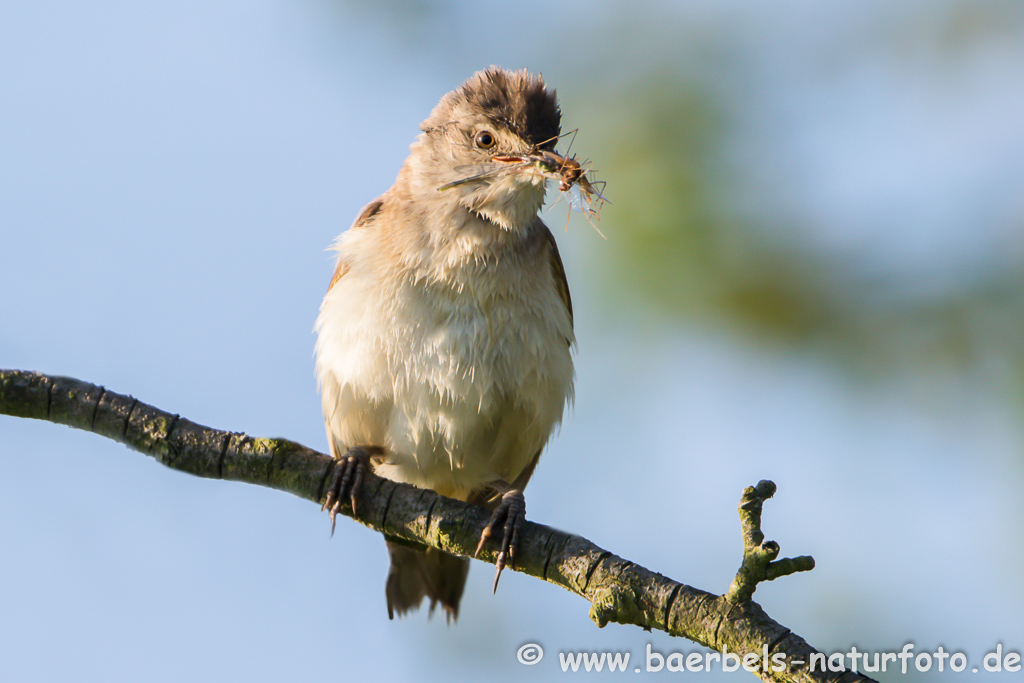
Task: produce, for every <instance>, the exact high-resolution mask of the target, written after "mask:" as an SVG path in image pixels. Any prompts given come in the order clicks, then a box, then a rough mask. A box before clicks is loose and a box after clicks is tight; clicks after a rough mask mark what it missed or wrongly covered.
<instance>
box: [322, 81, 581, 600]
mask: <svg viewBox="0 0 1024 683" xmlns="http://www.w3.org/2000/svg"><path fill="white" fill-rule="evenodd" d="M559 126H560V112H559V109H558V104H557V101H556V98H555V93H554V91H553V90H548V89H547V88H546V87H545V84H544V81H543V79H542V78H541V77H539V76H537V77H535V76H531V75H530V74H528V73H527V72H526V71H525V70H524V71H519V72H512V71H506V70H503V69H500V68H497V67H492V68H490V69H487V70H485V71H481V72H478V73H476V74H474V75H473V76H472V77H471V78H470V79H469V80H468V81H466V82H465V83H464V84H463V85H462V86H461V87H459V88H458V89H457V90H455V91H453V92H451V93H448V94H447V95H445V96H444V97H443V98H442V99H441V101H440V103H439V104H438V105H437V106H436V107H435V108H434V111H433V112H432V113H431V114H430V117H429V118H428V119H427V120H426V121H424V122H423V124H422V125H421V130H422V133H421V134H420V135H419V137H418V138H417V139H416V142H414V143H413V145H412V147H411V148H410V154H409V157H408V158H407V159H406V161H405V164H404V165H403V166H402V169H401V171H399V173H398V178H397V179H396V180H395V184H394V185H393V186H392V187H391V189H390V190H388V191H387V192H385V193H384V194H383V195H382V196H381V197H379V198H378V199H376V200H374V201H373V202H371V203H370V204H368V205H367V206H366V207H365V208H364V209H363V211H362V213H360V214H359V217H358V218H357V219H356V221H355V223H354V224H353V225H352V227H351V228H350V229H349V230H348V231H346V232H345V233H343V234H342V235H341V236H340V237H339V238H338V240H337V243H336V245H335V248H336V249H337V251H338V263H337V268H336V269H335V271H334V277H333V279H332V280H331V284H330V288H329V290H328V292H327V295H326V297H325V298H324V301H323V304H322V305H321V307H320V315H319V317H318V318H317V321H316V332H317V340H316V373H317V379H318V383H319V386H320V391H321V394H322V398H323V411H324V418H325V420H326V424H327V436H328V440H329V442H330V447H331V452H332V453H333V455H334V457H335V458H336V467H335V472H334V475H333V478H332V482H331V485H330V487H329V493H328V497H327V503H325V507H329V508H330V510H331V520H332V525H333V522H334V515H335V514H336V513H337V511H338V509H339V507H340V505H341V504H342V503H343V501H345V500H347V499H349V498H351V502H352V506H353V508H356V506H357V500H356V499H355V492H356V491H357V490H358V488H359V480H360V479H361V477H362V472H364V471H365V469H366V468H370V469H371V470H372V471H373V472H374V473H376V474H378V475H380V476H383V477H387V478H388V479H392V480H395V481H402V482H408V483H410V484H413V485H415V486H419V487H422V488H428V489H432V490H434V491H436V492H438V493H440V494H442V495H444V496H449V497H452V498H457V499H459V500H464V501H469V502H473V503H477V504H480V505H485V506H487V507H489V508H491V509H492V510H493V514H492V516H491V519H490V522H489V524H488V526H487V528H486V530H485V531H484V532H483V534H482V536H481V539H480V547H483V545H484V543H485V542H486V541H487V540H488V539H489V538H490V537H492V536H494V537H500V556H499V561H498V570H497V574H496V576H495V584H494V585H495V588H497V581H498V577H500V575H501V569H502V567H503V566H504V564H505V562H506V561H509V562H511V561H512V560H514V556H515V548H516V542H517V538H518V534H519V528H520V526H521V525H522V523H523V520H524V519H525V512H526V504H525V501H524V498H523V493H522V492H523V489H524V488H525V487H526V484H527V483H528V482H529V480H530V476H531V475H532V474H533V471H534V468H535V467H536V465H537V460H538V458H539V457H540V453H541V451H542V450H543V448H544V445H545V444H546V443H547V441H548V438H549V437H550V436H551V433H552V430H553V429H554V428H555V426H556V425H557V424H558V423H559V422H560V421H561V418H562V412H563V409H564V407H565V405H566V403H567V402H570V401H571V400H572V395H573V378H574V372H573V364H572V356H571V355H570V348H571V347H572V346H573V345H574V343H575V338H574V336H573V319H572V303H571V301H570V299H569V287H568V285H567V284H566V278H565V271H564V270H563V267H562V261H561V259H560V258H559V255H558V248H557V247H556V246H555V240H554V237H553V236H552V235H551V232H550V231H549V230H548V228H547V227H546V226H545V225H544V223H543V222H542V221H541V220H540V218H539V217H538V215H537V214H538V211H540V209H541V207H542V205H543V203H544V195H545V189H546V181H547V180H548V179H554V180H562V181H563V182H564V180H565V179H566V177H567V174H569V175H571V173H572V170H571V169H572V168H573V166H572V163H571V160H569V163H568V165H567V160H566V159H565V158H564V157H562V156H560V155H558V154H557V153H555V151H554V149H555V143H556V142H558V139H559ZM578 167H579V165H578V164H576V165H575V168H578ZM567 168H568V169H570V170H569V171H566V170H565V169H567ZM388 550H389V552H390V555H391V570H390V572H389V574H388V579H387V586H386V593H387V603H388V616H389V617H391V618H393V617H394V613H395V612H398V614H399V615H402V614H404V613H405V612H407V611H409V610H411V609H414V608H416V607H418V606H419V605H420V603H421V602H422V600H423V598H424V597H428V598H430V608H431V612H432V611H433V609H434V607H435V606H436V605H437V604H438V603H440V604H441V606H442V608H443V609H444V610H445V612H446V614H447V616H448V618H449V620H450V619H451V618H455V617H457V616H458V611H459V600H460V598H461V596H462V591H463V588H464V586H465V582H466V574H467V572H468V569H469V560H468V559H467V558H462V557H456V556H453V555H449V554H447V553H444V552H441V551H438V550H435V549H432V548H427V549H417V548H411V547H408V546H404V545H398V544H395V543H392V542H390V541H389V542H388ZM479 551H480V548H478V549H477V552H479Z"/></svg>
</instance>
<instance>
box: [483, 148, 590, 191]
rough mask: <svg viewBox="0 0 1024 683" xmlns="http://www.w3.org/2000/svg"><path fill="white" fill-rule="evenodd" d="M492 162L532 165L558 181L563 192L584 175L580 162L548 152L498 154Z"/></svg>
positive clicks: (492, 158)
mask: <svg viewBox="0 0 1024 683" xmlns="http://www.w3.org/2000/svg"><path fill="white" fill-rule="evenodd" d="M491 160H492V161H497V162H499V163H506V164H523V163H525V164H530V165H531V166H533V167H534V168H537V169H539V170H540V171H541V172H542V173H543V174H544V175H545V176H547V177H549V178H552V179H556V180H558V181H559V185H560V187H559V189H561V190H563V191H565V190H568V189H569V188H570V187H572V185H573V183H575V182H576V181H578V180H579V179H580V177H581V176H582V175H583V169H582V168H581V167H580V163H579V162H578V161H576V160H575V159H570V158H567V157H563V156H562V155H561V154H558V153H557V152H549V151H547V150H539V151H537V152H534V153H532V154H524V155H518V154H514V155H513V154H497V155H495V156H493V157H491Z"/></svg>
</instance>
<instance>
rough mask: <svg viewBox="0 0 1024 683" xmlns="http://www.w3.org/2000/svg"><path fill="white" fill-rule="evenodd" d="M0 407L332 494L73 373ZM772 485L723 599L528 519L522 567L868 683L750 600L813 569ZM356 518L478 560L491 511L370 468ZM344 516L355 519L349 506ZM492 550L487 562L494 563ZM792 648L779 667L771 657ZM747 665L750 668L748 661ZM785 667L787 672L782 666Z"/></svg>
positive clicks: (16, 392)
mask: <svg viewBox="0 0 1024 683" xmlns="http://www.w3.org/2000/svg"><path fill="white" fill-rule="evenodd" d="M0 414H7V415H12V416H15V417H27V418H34V419H40V420H48V421H50V422H55V423H57V424H64V425H68V426H70V427H75V428H77V429H83V430H86V431H90V432H94V433H96V434H100V435H102V436H106V437H108V438H111V439H114V440H115V441H120V442H121V443H124V444H126V445H127V446H128V447H129V448H132V449H134V450H137V451H140V452H142V453H145V454H146V455H149V456H152V457H154V458H156V459H157V460H158V461H159V462H160V463H162V464H164V465H166V466H168V467H171V468H174V469H177V470H181V471H183V472H188V473H190V474H195V475H197V476H200V477H208V478H212V479H227V480H232V481H242V482H247V483H250V484H257V485H259V486H267V487H270V488H275V489H279V490H282V491H287V492H289V493H291V494H293V495H296V496H299V497H301V498H305V499H306V500H310V501H312V502H314V503H317V504H320V503H322V502H323V497H324V487H325V481H326V479H327V477H328V475H329V474H330V472H331V469H332V468H331V458H330V456H327V455H324V454H323V453H318V452H316V451H313V450H311V449H309V448H306V447H305V446H302V445H300V444H297V443H294V442H292V441H287V440H285V439H263V438H253V437H250V436H247V435H245V434H240V433H235V432H224V431H220V430H216V429H210V428H208V427H203V426H201V425H197V424H195V423H194V422H191V421H190V420H187V419H185V418H182V417H180V416H178V415H172V414H170V413H166V412H164V411H162V410H159V409H158V408H155V407H153V406H151V405H148V404H146V403H142V402H141V401H139V400H138V399H135V398H132V397H131V396H124V395H122V394H116V393H114V392H111V391H107V390H106V389H104V388H103V387H100V386H96V385H94V384H88V383H86V382H81V381H78V380H75V379H69V378H65V377H49V376H47V375H43V374H40V373H35V372H26V371H20V370H0ZM774 492H775V485H774V484H772V483H771V482H761V483H760V484H758V486H757V487H751V488H748V489H746V490H745V491H744V497H743V501H742V502H741V504H740V510H741V513H740V514H741V520H742V526H743V536H744V559H743V566H742V567H741V568H740V570H739V572H738V573H737V576H736V579H735V580H734V581H733V585H732V586H731V587H730V589H729V592H728V593H727V594H726V595H725V596H716V595H712V594H711V593H707V592H705V591H702V590H699V589H697V588H693V587H690V586H687V585H685V584H682V583H678V582H676V581H673V580H671V579H669V578H667V577H664V576H662V575H660V574H656V573H655V572H652V571H650V570H648V569H645V568H644V567H641V566H640V565H637V564H634V563H632V562H630V561H628V560H625V559H623V558H621V557H618V556H617V555H614V554H612V553H611V552H609V551H607V550H604V549H602V548H599V547H598V546H596V545H594V544H593V543H591V542H590V541H588V540H586V539H585V538H582V537H580V536H574V535H572V534H567V533H565V532H562V531H558V530H556V529H552V528H550V527H547V526H544V525H542V524H534V523H532V522H527V523H526V525H525V527H524V537H523V538H522V540H521V544H520V547H519V552H518V554H517V556H516V566H515V567H514V569H515V571H518V572H522V573H524V574H529V575H530V576H535V577H537V578H540V579H544V580H545V581H549V582H551V583H554V584H557V585H559V586H561V587H563V588H565V589H566V590H568V591H571V592H573V593H575V594H577V595H579V596H581V597H583V598H585V599H586V600H588V601H589V602H590V603H591V608H590V616H591V618H592V619H593V620H594V621H595V622H596V623H597V625H598V626H604V625H605V624H607V623H609V622H616V623H620V624H634V625H636V626H640V627H641V628H644V629H647V630H650V629H659V630H662V631H666V632H667V633H669V634H671V635H673V636H680V637H684V638H687V639H689V640H692V641H694V642H696V643H700V644H701V645H705V646H707V647H710V648H712V649H714V650H717V651H725V650H728V652H730V653H734V654H737V655H739V656H740V657H741V658H742V657H743V655H745V654H747V653H752V654H753V655H756V657H754V658H753V659H755V660H756V663H755V664H753V665H751V667H750V670H751V672H752V673H754V674H755V675H757V676H759V677H760V678H762V679H763V680H769V681H843V682H846V681H870V680H873V679H870V678H867V677H864V676H862V675H858V674H855V673H852V672H850V671H839V672H836V671H827V670H826V671H822V670H821V669H822V668H824V667H822V666H818V667H817V670H815V671H812V670H811V666H810V662H811V655H812V654H814V653H816V652H817V651H816V650H814V648H812V647H811V646H810V645H808V644H807V642H806V641H805V640H804V639H803V638H801V637H800V636H798V635H796V634H795V633H793V632H791V631H790V630H789V629H787V628H785V627H784V626H782V625H781V624H779V623H777V622H775V621H774V620H772V619H771V618H770V617H769V616H768V615H767V614H766V613H765V612H764V610H762V609H761V607H760V605H758V604H757V603H755V602H753V601H751V599H750V596H751V595H752V594H753V592H754V588H755V587H756V585H757V584H758V583H759V582H761V581H770V580H772V579H774V578H777V577H779V576H784V575H786V574H790V573H793V572H796V571H806V570H808V569H810V568H812V567H813V563H814V561H813V560H812V559H811V558H809V557H798V558H793V559H786V560H775V558H776V557H777V556H778V545H777V544H774V543H772V542H769V543H763V539H764V535H763V534H762V533H761V530H760V514H761V506H762V504H763V502H764V500H765V499H767V498H769V497H771V495H772V494H773V493H774ZM361 494H362V495H361V497H360V500H359V515H358V517H355V519H356V520H357V521H359V522H360V523H362V524H364V525H366V526H367V527H369V528H371V529H374V530H376V531H379V532H381V533H385V534H388V535H389V536H397V537H400V538H403V539H406V540H408V541H411V542H418V543H422V544H424V545H429V546H433V547H435V548H440V549H441V550H445V551H447V552H450V553H454V554H457V555H463V556H467V557H472V555H473V552H474V550H475V549H476V544H477V539H479V537H480V532H481V531H482V530H483V527H484V525H485V524H486V523H487V520H488V516H489V515H488V513H487V511H486V510H484V509H483V508H480V507H477V506H475V505H469V504H467V503H463V502H461V501H457V500H452V499H449V498H444V497H443V496H439V495H437V494H436V493H434V492H433V491H429V490H424V489H417V488H414V487H412V486H409V485H407V484H398V483H395V482H392V481H389V480H387V479H382V478H380V477H377V476H374V475H372V474H367V475H366V477H365V478H364V479H363V481H362V484H361ZM342 513H343V514H345V515H347V516H352V511H351V508H350V507H349V506H348V505H346V506H345V507H343V508H342ZM496 558H497V553H496V552H494V551H493V550H490V549H487V548H485V549H484V550H483V551H482V552H481V554H480V559H481V560H484V561H486V562H490V563H492V564H493V563H494V561H495V560H496ZM778 653H782V654H784V655H785V659H784V662H785V665H784V666H776V663H777V661H778V659H777V658H773V655H776V654H778ZM745 668H746V667H745ZM776 669H779V670H776Z"/></svg>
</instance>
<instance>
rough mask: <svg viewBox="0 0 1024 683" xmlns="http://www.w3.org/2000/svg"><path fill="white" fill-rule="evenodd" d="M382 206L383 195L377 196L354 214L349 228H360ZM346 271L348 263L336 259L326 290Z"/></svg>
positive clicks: (329, 289)
mask: <svg viewBox="0 0 1024 683" xmlns="http://www.w3.org/2000/svg"><path fill="white" fill-rule="evenodd" d="M382 208H384V197H377V198H376V199H374V200H373V201H372V202H370V203H369V204H367V205H366V206H364V207H363V210H362V211H360V212H359V215H358V216H356V220H355V222H354V223H352V227H351V228H349V230H354V229H356V228H362V227H365V226H367V225H369V224H370V223H371V222H372V221H373V218H374V217H375V216H376V215H377V214H379V213H380V210H381V209H382ZM346 271H348V265H346V264H345V262H344V261H342V260H341V259H338V265H337V266H335V267H334V275H332V276H331V284H330V285H328V286H327V291H328V292H329V291H331V288H333V287H334V284H335V283H336V282H337V281H338V280H340V279H341V277H342V276H343V275H344V274H345V273H346Z"/></svg>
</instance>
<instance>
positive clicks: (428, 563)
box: [386, 541, 469, 623]
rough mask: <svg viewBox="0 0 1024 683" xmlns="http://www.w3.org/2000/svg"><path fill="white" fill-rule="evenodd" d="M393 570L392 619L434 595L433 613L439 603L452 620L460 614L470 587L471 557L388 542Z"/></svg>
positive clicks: (390, 575) (390, 587) (390, 574)
mask: <svg viewBox="0 0 1024 683" xmlns="http://www.w3.org/2000/svg"><path fill="white" fill-rule="evenodd" d="M388 553H389V554H390V555H391V570H390V571H389V572H388V582H387V588H386V593H387V596H388V618H389V619H394V618H395V612H397V613H398V616H403V615H404V614H405V613H406V612H408V611H410V610H413V609H416V608H417V607H419V606H420V603H421V602H422V601H423V598H424V597H427V598H430V613H431V614H433V613H434V608H435V607H436V606H437V604H438V603H441V607H442V608H443V609H444V612H445V617H446V618H447V619H448V622H449V623H451V621H452V620H453V619H458V617H459V600H460V599H461V598H462V590H463V588H465V586H466V575H467V574H468V573H469V559H468V558H465V557H456V556H455V555H449V554H448V553H446V552H444V551H443V550H437V549H436V548H415V547H410V546H407V545H404V544H399V543H395V542H393V541H388Z"/></svg>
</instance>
